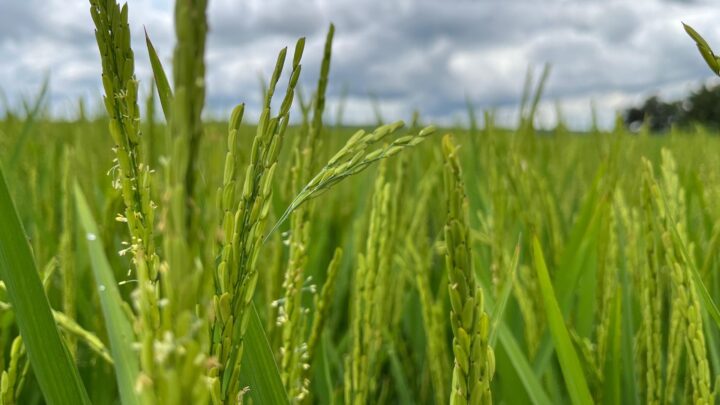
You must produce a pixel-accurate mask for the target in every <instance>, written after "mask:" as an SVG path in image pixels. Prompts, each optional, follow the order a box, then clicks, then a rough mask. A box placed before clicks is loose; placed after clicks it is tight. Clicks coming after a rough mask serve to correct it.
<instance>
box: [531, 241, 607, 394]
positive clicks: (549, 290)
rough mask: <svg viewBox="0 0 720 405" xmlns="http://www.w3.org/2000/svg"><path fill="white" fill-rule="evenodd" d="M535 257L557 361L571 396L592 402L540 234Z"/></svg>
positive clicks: (534, 251) (536, 243) (534, 253)
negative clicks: (553, 282) (541, 243)
mask: <svg viewBox="0 0 720 405" xmlns="http://www.w3.org/2000/svg"><path fill="white" fill-rule="evenodd" d="M533 256H534V259H535V270H536V271H537V276H538V284H539V285H540V292H541V294H542V297H543V304H544V305H545V314H546V315H547V321H548V326H549V328H550V334H551V336H552V339H553V342H554V343H555V351H556V352H557V355H558V360H560V369H561V371H562V373H563V376H564V377H565V386H566V387H567V390H568V392H569V393H570V399H571V400H572V403H573V404H575V405H585V404H592V403H593V400H592V396H591V395H590V390H589V389H588V385H587V381H586V380H585V375H584V373H583V369H582V366H581V365H580V360H579V359H578V357H577V353H575V348H574V347H573V344H572V341H571V340H570V334H569V333H568V330H567V328H566V326H565V319H564V318H563V315H562V311H560V305H558V302H557V300H556V299H555V291H554V289H553V286H552V282H551V281H550V274H549V273H548V270H547V266H546V265H545V258H544V256H543V252H542V248H541V247H540V241H539V240H538V238H537V236H535V237H533Z"/></svg>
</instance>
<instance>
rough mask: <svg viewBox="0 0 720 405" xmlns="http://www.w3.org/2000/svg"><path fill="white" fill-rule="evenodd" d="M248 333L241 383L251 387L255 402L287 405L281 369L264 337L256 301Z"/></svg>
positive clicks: (251, 394)
mask: <svg viewBox="0 0 720 405" xmlns="http://www.w3.org/2000/svg"><path fill="white" fill-rule="evenodd" d="M251 307H252V309H251V311H252V314H250V321H249V323H248V328H247V332H246V333H245V352H244V353H243V356H242V359H241V366H240V370H241V371H240V385H241V386H242V387H250V391H249V392H248V395H250V398H252V400H253V402H254V403H256V404H287V403H288V398H287V394H286V392H285V388H284V387H283V383H282V379H281V378H280V371H279V370H278V366H277V363H275V358H274V356H273V352H272V349H271V348H270V343H269V342H268V339H267V337H266V336H265V330H264V329H263V326H262V321H261V320H260V316H258V313H257V309H256V308H255V303H251Z"/></svg>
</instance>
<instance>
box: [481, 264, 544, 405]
mask: <svg viewBox="0 0 720 405" xmlns="http://www.w3.org/2000/svg"><path fill="white" fill-rule="evenodd" d="M477 280H478V283H479V284H480V286H481V287H482V289H483V293H484V294H483V297H484V301H485V310H486V311H487V312H490V313H494V310H493V308H494V307H495V304H494V303H493V299H492V295H491V294H490V293H489V290H488V289H487V288H486V286H485V284H484V283H483V281H482V279H481V278H479V277H478V279H477ZM497 338H498V341H499V343H500V345H501V346H502V347H503V348H504V349H505V352H506V353H507V356H508V358H510V363H512V365H513V368H514V369H515V372H516V373H517V375H518V377H519V378H520V381H521V382H522V384H523V388H525V391H527V393H528V396H529V397H530V400H531V401H532V402H533V404H534V405H551V404H553V403H554V402H553V401H551V400H550V398H549V397H548V395H547V394H546V393H545V390H544V389H543V386H542V384H540V380H539V379H538V378H537V376H536V375H535V373H534V371H533V368H532V367H531V366H530V362H529V361H528V359H527V356H526V355H525V353H524V352H523V351H522V349H521V348H520V345H519V344H518V342H517V340H515V336H513V334H512V332H511V331H510V329H508V328H507V326H505V322H504V321H503V320H499V321H498V324H497Z"/></svg>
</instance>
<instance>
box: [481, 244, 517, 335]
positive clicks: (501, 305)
mask: <svg viewBox="0 0 720 405" xmlns="http://www.w3.org/2000/svg"><path fill="white" fill-rule="evenodd" d="M519 262H520V240H519V239H518V243H517V245H516V246H515V253H514V254H513V258H512V262H511V264H510V275H509V278H508V280H507V281H506V282H505V285H504V286H503V289H502V290H501V291H500V295H499V297H500V299H499V300H498V302H497V305H496V306H495V310H494V311H493V313H492V317H491V318H490V319H491V322H492V326H491V327H490V337H489V338H488V343H489V344H490V346H491V347H495V341H496V340H497V334H498V325H499V324H500V322H501V321H502V318H503V315H504V314H505V308H506V307H507V303H508V300H509V298H510V293H511V292H512V287H513V284H514V283H515V272H516V271H517V267H518V263H519Z"/></svg>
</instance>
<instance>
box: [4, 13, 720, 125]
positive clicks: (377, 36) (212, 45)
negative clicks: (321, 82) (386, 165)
mask: <svg viewBox="0 0 720 405" xmlns="http://www.w3.org/2000/svg"><path fill="white" fill-rule="evenodd" d="M129 3H130V5H129V7H130V18H131V26H132V27H133V38H134V41H133V43H134V44H135V46H136V48H135V49H136V55H137V56H136V59H137V63H138V64H137V75H138V78H139V79H141V81H143V80H145V79H147V78H149V76H150V74H151V73H150V69H149V66H148V63H147V56H146V52H145V49H144V41H143V40H142V39H143V37H142V35H143V33H142V29H143V26H145V27H147V29H148V32H149V33H150V36H151V38H152V40H153V42H154V44H155V46H156V48H157V49H158V51H159V53H160V56H161V58H162V59H163V61H164V62H165V63H166V64H167V65H168V67H169V64H170V55H171V54H172V47H173V35H174V34H173V25H172V9H171V6H169V5H168V4H169V3H170V2H165V1H161V0H143V1H140V0H130V1H129ZM718 17H720V9H717V7H716V6H714V5H713V3H712V2H710V1H709V0H706V1H684V2H683V1H667V0H666V1H659V0H656V1H649V0H641V1H636V2H626V1H605V0H584V1H581V0H577V1H569V0H565V1H563V0H546V1H529V0H518V1H502V0H490V1H469V0H458V1H449V2H439V1H434V0H415V1H413V0H404V1H396V2H387V1H384V0H366V1H363V2H355V1H350V0H314V1H306V2H295V1H290V0H267V1H261V0H253V1H246V2H240V3H238V2H235V1H231V0H210V10H209V18H210V29H211V31H210V34H209V37H208V46H207V50H208V52H207V66H208V79H207V80H208V103H207V105H208V112H209V113H211V114H214V115H216V116H222V115H224V114H227V112H228V111H229V109H230V108H231V107H232V105H234V104H236V103H238V102H246V103H247V104H248V110H249V112H250V113H252V112H257V109H258V105H259V104H260V99H261V98H260V94H259V89H260V85H259V76H262V77H264V78H267V77H268V76H269V75H270V73H271V71H272V67H273V66H274V62H275V57H276V55H277V52H278V51H279V50H280V49H281V48H282V47H285V46H289V47H290V50H291V51H292V46H293V44H294V42H295V40H296V39H297V38H298V37H300V36H306V37H307V45H306V50H305V56H304V58H303V75H302V77H301V86H302V87H303V88H304V89H305V92H306V93H307V94H308V95H309V94H310V92H311V91H312V89H314V88H315V81H316V78H317V74H318V70H319V65H320V60H321V57H322V47H323V42H324V35H325V32H326V30H327V27H328V25H329V23H330V22H334V23H335V25H336V36H335V44H334V54H333V61H332V69H331V81H330V86H329V88H328V92H329V106H330V109H329V110H331V111H334V109H335V108H336V107H337V104H338V101H339V98H340V95H341V94H342V93H343V92H344V91H346V92H347V108H346V112H345V117H346V118H347V120H349V121H353V122H361V121H364V120H365V121H368V120H369V121H372V120H373V119H374V118H373V113H372V108H371V104H370V100H371V98H372V97H377V99H378V100H379V102H380V103H381V106H382V108H383V110H384V115H385V116H386V117H388V118H390V117H392V116H393V115H394V114H396V115H397V116H398V118H408V117H409V116H410V114H411V112H412V111H413V110H414V109H416V108H417V109H419V110H420V111H421V112H422V113H423V114H424V115H425V116H426V120H435V121H440V122H446V123H447V122H454V121H455V120H456V119H458V117H462V116H464V115H465V108H466V107H465V99H466V97H469V98H470V99H471V100H473V102H474V104H475V105H476V106H477V108H478V109H481V108H493V107H497V108H498V111H499V112H500V115H501V116H502V117H505V119H506V120H507V121H508V122H513V121H514V119H515V118H514V117H515V116H516V111H515V110H516V106H517V104H518V102H519V98H520V93H521V91H522V85H523V80H524V77H525V71H526V69H527V67H528V66H532V67H535V68H539V67H540V66H542V64H544V63H546V62H547V63H550V64H552V74H551V77H550V80H549V81H548V85H547V91H546V99H545V101H544V102H543V104H542V106H541V107H542V111H541V117H542V119H541V120H542V121H543V122H551V121H552V117H553V116H554V113H553V112H552V111H554V109H555V107H554V104H555V102H556V100H560V102H561V105H562V108H563V110H564V111H565V115H566V116H567V117H568V118H569V119H570V120H571V121H572V122H574V123H577V124H578V125H581V124H584V123H587V122H588V119H589V118H588V117H589V113H588V112H589V105H590V100H595V104H596V106H597V109H598V111H599V113H600V116H601V117H603V119H604V120H606V121H608V122H611V121H612V116H613V114H614V110H615V109H617V108H621V107H623V106H625V105H628V104H629V103H632V102H636V101H637V100H639V99H641V98H642V97H643V96H644V95H648V94H655V93H659V94H661V95H663V94H669V95H674V96H677V95H679V94H681V93H682V91H687V90H688V89H689V88H690V86H691V85H692V83H699V82H700V81H702V80H704V79H706V78H708V77H709V76H710V74H709V72H708V70H707V68H706V67H705V66H704V64H703V61H702V59H701V58H700V57H699V55H698V54H697V50H696V49H695V48H694V46H693V45H692V43H691V42H690V40H689V39H688V38H687V37H686V35H685V34H684V32H683V31H682V27H681V25H680V21H681V20H683V21H686V22H689V23H691V24H693V25H694V26H696V28H698V30H699V31H700V32H701V33H703V35H705V36H706V38H707V39H708V41H709V42H710V43H720V29H718V28H716V25H715V21H717V20H718ZM0 60H2V61H3V63H2V64H0V86H1V87H2V88H3V90H4V91H5V92H6V93H8V94H10V95H13V94H21V93H27V92H29V91H33V89H36V88H38V87H39V85H40V83H41V82H42V78H43V76H44V75H45V74H46V73H47V72H48V71H50V72H52V92H53V100H67V102H65V104H66V105H67V104H72V103H74V102H75V100H76V99H77V97H86V98H87V97H91V96H92V99H93V100H97V99H98V98H99V97H98V96H97V95H98V94H99V93H100V91H101V86H100V83H99V62H98V57H97V50H96V49H95V45H94V38H93V29H92V23H91V20H90V18H89V13H88V5H87V4H86V3H85V2H82V1H81V2H65V1H61V0H48V1H40V0H25V1H24V0H4V1H3V4H2V5H0ZM536 76H537V74H536ZM343 89H345V90H343ZM371 95H372V96H371ZM15 100H17V97H15ZM60 112H61V113H62V111H60Z"/></svg>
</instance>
